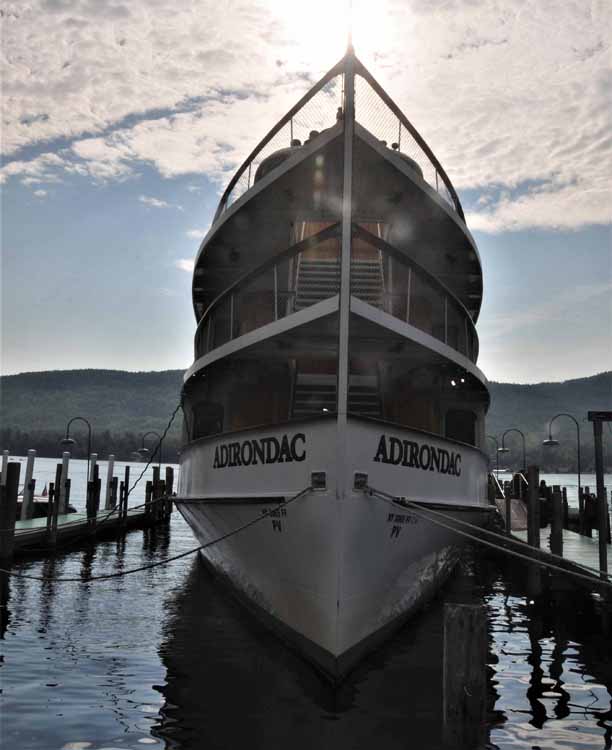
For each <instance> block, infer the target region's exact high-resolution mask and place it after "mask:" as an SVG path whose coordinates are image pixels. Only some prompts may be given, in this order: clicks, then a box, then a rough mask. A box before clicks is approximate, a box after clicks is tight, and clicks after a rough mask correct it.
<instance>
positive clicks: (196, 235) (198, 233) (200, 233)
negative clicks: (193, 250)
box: [185, 229, 208, 240]
mask: <svg viewBox="0 0 612 750" xmlns="http://www.w3.org/2000/svg"><path fill="white" fill-rule="evenodd" d="M206 232H208V229H188V230H187V231H186V232H185V234H186V235H187V237H189V239H192V240H202V239H203V238H204V236H205V234H206Z"/></svg>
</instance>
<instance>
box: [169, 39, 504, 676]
mask: <svg viewBox="0 0 612 750" xmlns="http://www.w3.org/2000/svg"><path fill="white" fill-rule="evenodd" d="M482 293H483V286H482V267H481V261H480V257H479V254H478V249H477V247H476V243H475V241H474V238H473V237H472V235H471V233H470V231H469V230H468V228H467V225H466V221H465V216H464V212H463V208H462V206H461V203H460V200H459V198H458V195H457V193H456V191H455V189H454V187H453V185H452V183H451V181H450V179H449V177H448V176H447V174H446V172H445V171H444V169H443V167H442V165H441V164H440V162H439V161H438V160H437V158H436V157H435V155H434V153H433V152H432V150H431V149H430V147H429V146H428V145H427V143H426V142H425V140H424V139H423V137H422V136H421V135H420V134H419V132H418V131H417V130H416V128H415V127H414V126H413V124H412V123H411V122H410V120H408V118H407V117H406V116H405V115H404V114H403V112H402V111H401V110H400V109H399V107H398V106H397V105H396V104H395V102H394V101H393V100H392V99H391V97H390V96H389V95H388V94H387V92H386V91H385V90H384V89H383V87H382V86H381V85H380V84H379V83H378V82H377V81H376V80H375V78H374V77H373V76H372V74H371V73H370V72H369V71H368V69H367V68H366V67H365V66H364V65H363V63H362V62H361V61H360V59H359V58H358V57H357V55H356V54H355V51H354V49H353V48H352V46H351V45H349V48H348V50H347V52H346V54H345V55H344V56H343V57H342V59H341V60H340V61H339V62H338V63H337V64H336V65H335V66H334V67H333V68H331V69H330V70H329V71H328V72H327V73H326V74H325V75H324V76H323V78H321V79H320V80H319V81H318V82H317V83H316V84H315V85H314V86H313V87H312V88H311V89H310V90H309V91H308V92H307V93H306V94H305V95H304V96H303V97H302V98H301V99H300V100H299V101H298V102H297V103H296V104H295V106H294V107H292V109H291V110H290V111H289V112H288V113H287V114H286V115H285V116H284V117H283V118H282V119H281V120H279V121H278V123H277V124H276V125H275V126H274V127H273V128H272V129H271V130H270V132H269V133H268V134H267V135H266V136H265V137H264V138H263V140H261V142H260V143H259V144H258V145H257V146H256V147H255V148H254V150H253V151H252V152H251V154H250V155H249V156H248V158H247V159H246V160H245V161H244V163H243V164H242V165H241V166H240V168H239V169H238V170H237V171H236V172H235V173H234V174H233V176H232V178H231V180H230V181H229V183H228V185H227V188H226V189H225V191H224V192H223V194H222V196H221V199H220V202H219V205H218V208H217V211H216V214H215V216H214V219H213V222H212V225H211V227H210V229H209V231H208V232H207V234H206V236H205V237H204V239H203V241H202V243H201V245H200V247H199V251H198V254H197V257H196V260H195V265H194V272H193V306H194V312H195V317H196V322H197V328H196V333H195V347H194V348H195V351H194V362H193V364H192V366H191V367H190V368H189V369H188V371H187V372H186V373H185V377H184V385H183V395H182V399H183V400H182V403H183V415H184V420H183V425H184V426H183V447H182V450H181V456H180V482H179V490H178V496H177V498H176V505H177V507H178V509H179V510H180V512H181V514H182V515H183V517H184V518H185V520H186V521H187V522H188V524H189V525H190V526H191V528H192V529H193V532H194V534H195V536H196V537H197V539H198V541H199V543H200V544H201V545H202V547H203V549H202V551H201V553H200V554H201V556H202V558H203V559H204V560H205V562H206V563H207V564H208V565H209V566H210V567H211V568H212V569H213V570H214V571H215V572H216V573H217V574H218V575H219V576H220V577H221V579H222V580H223V581H225V582H226V583H227V584H228V585H229V586H230V587H231V590H232V591H233V592H234V593H235V594H236V595H237V596H238V597H239V598H240V599H241V600H242V601H243V602H244V603H245V604H246V605H247V606H248V607H249V608H250V609H251V610H253V611H254V612H255V613H256V614H257V615H258V616H259V617H260V618H261V619H262V620H263V621H264V622H265V623H266V624H268V625H269V626H270V627H271V628H273V629H274V630H275V631H276V633H277V634H278V635H279V636H280V637H281V638H283V639H284V640H285V641H287V642H288V643H290V644H291V645H292V646H293V647H295V648H297V649H298V650H299V651H300V652H301V653H302V654H303V655H304V656H305V657H306V658H308V659H309V660H310V661H311V662H312V663H313V664H314V665H315V666H316V667H317V668H318V669H319V670H320V671H321V672H323V673H324V674H325V675H327V676H328V677H330V679H332V680H336V681H337V680H340V679H342V677H343V676H344V675H345V674H346V673H347V672H348V671H349V670H350V669H351V668H352V667H353V666H354V665H355V664H356V663H357V662H358V661H359V660H360V659H361V657H362V656H363V655H364V654H365V653H366V652H367V651H369V650H371V649H372V648H374V647H375V646H376V645H377V644H378V643H380V642H381V640H382V639H384V638H386V637H388V635H389V634H390V633H391V632H392V631H393V630H394V629H395V628H397V627H398V626H399V625H401V624H402V623H403V622H404V621H405V619H406V618H408V617H409V616H411V615H412V614H413V613H415V612H416V611H417V610H418V609H419V608H420V607H422V606H423V604H424V603H425V602H426V601H427V600H428V599H429V598H431V597H432V596H433V595H434V594H435V593H436V591H437V590H438V589H439V587H440V586H441V585H442V583H443V582H444V580H445V579H446V578H447V577H448V575H449V574H450V572H451V571H452V569H453V566H454V565H455V564H456V561H457V559H458V556H459V554H460V549H461V542H462V537H461V536H460V535H458V534H457V533H456V531H455V529H456V528H457V524H463V523H469V524H473V525H477V526H482V525H484V524H486V523H488V522H489V519H490V518H491V513H492V512H494V511H495V508H494V506H491V505H490V504H489V501H488V492H487V476H488V460H487V455H486V453H485V450H484V448H485V426H484V425H485V417H486V412H487V409H488V406H489V393H488V388H487V380H486V378H485V376H484V375H483V373H482V372H481V371H480V370H479V368H478V367H477V364H476V362H477V358H478V335H477V332H476V328H475V324H476V322H477V319H478V315H479V311H480V307H481V302H482ZM432 519H433V520H432ZM436 519H437V521H436ZM440 519H443V521H442V522H440Z"/></svg>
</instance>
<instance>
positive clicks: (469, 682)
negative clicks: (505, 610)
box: [442, 603, 487, 748]
mask: <svg viewBox="0 0 612 750" xmlns="http://www.w3.org/2000/svg"><path fill="white" fill-rule="evenodd" d="M457 644H461V648H457ZM486 663H487V619H486V613H485V609H484V607H483V606H482V605H472V604H455V603H452V604H450V603H449V604H445V606H444V664H443V686H442V689H443V733H444V742H445V744H446V745H447V746H448V747H453V748H458V747H466V748H467V747H476V746H478V745H479V743H480V742H481V741H482V739H483V737H482V733H483V727H484V719H485V712H486V685H487V678H486Z"/></svg>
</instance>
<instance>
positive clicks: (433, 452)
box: [374, 435, 461, 477]
mask: <svg viewBox="0 0 612 750" xmlns="http://www.w3.org/2000/svg"><path fill="white" fill-rule="evenodd" d="M374 460H375V461H380V462H381V463H383V464H394V465H395V466H408V467H410V468H414V469H423V471H436V472H438V473H439V474H450V475H451V476H455V477H459V476H461V454H460V453H453V452H451V451H447V450H445V449H444V448H436V447H435V445H427V444H424V445H419V444H418V443H415V442H414V441H412V440H400V439H399V438H396V437H387V435H381V436H380V440H379V442H378V450H377V451H376V455H375V456H374Z"/></svg>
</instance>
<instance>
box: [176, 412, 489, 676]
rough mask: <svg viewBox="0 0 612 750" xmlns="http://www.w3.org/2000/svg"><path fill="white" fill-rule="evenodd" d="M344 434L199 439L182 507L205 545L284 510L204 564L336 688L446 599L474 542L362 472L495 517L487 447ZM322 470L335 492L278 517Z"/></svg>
mask: <svg viewBox="0 0 612 750" xmlns="http://www.w3.org/2000/svg"><path fill="white" fill-rule="evenodd" d="M342 435H343V436H344V439H343V438H342V436H341V435H340V434H339V430H338V426H337V424H336V421H335V420H334V419H327V420H322V421H312V422H307V423H302V424H300V423H298V424H295V425H291V426H287V427H286V428H285V429H283V428H274V429H272V430H268V431H265V432H263V431H257V430H249V431H245V432H243V433H240V434H239V435H235V436H232V438H230V439H224V438H223V437H220V438H216V439H208V440H205V441H199V442H198V443H194V444H192V445H191V446H190V447H188V448H187V449H186V450H185V451H184V453H183V456H182V466H181V485H180V492H179V499H178V502H177V505H178V508H179V510H180V511H181V513H182V514H183V516H184V518H185V519H186V520H187V522H188V523H189V524H190V526H191V527H192V529H193V530H194V532H195V534H196V536H197V538H198V540H199V541H200V543H201V544H207V543H208V542H210V541H212V540H215V539H218V538H219V537H222V536H223V535H225V534H228V533H229V532H231V531H233V530H234V529H237V528H239V527H241V526H244V525H245V524H247V523H248V522H250V521H252V520H253V519H255V518H258V517H261V516H262V515H265V513H266V512H270V511H273V513H271V515H269V516H265V517H263V518H262V520H261V521H259V522H258V523H255V524H253V525H251V526H249V527H248V528H246V529H244V530H243V531H241V532H239V533H237V534H235V535H232V536H231V537H229V538H228V539H226V540H225V541H222V542H219V543H217V544H213V545H211V546H210V547H208V548H206V549H205V550H203V552H202V555H203V556H204V558H205V560H206V561H207V562H208V563H209V564H210V565H211V566H212V567H213V568H214V569H215V570H216V571H217V572H218V573H219V574H221V575H222V576H223V578H224V579H225V580H226V581H228V582H229V583H230V584H231V585H232V587H233V588H234V589H235V590H236V592H237V593H238V594H239V595H240V597H241V598H242V599H243V600H244V601H245V602H246V603H247V604H249V605H250V606H251V607H253V608H255V609H256V610H257V611H258V613H259V614H260V615H262V616H263V618H264V619H265V620H267V621H268V623H269V624H270V625H271V626H272V627H274V628H275V629H276V630H277V631H279V632H280V633H281V635H283V636H285V637H286V638H288V639H289V640H290V641H292V643H293V644H294V645H296V646H297V647H298V648H299V649H300V650H301V651H302V652H303V653H304V654H305V655H306V656H308V657H309V658H310V659H311V660H312V661H314V662H315V664H316V665H317V666H318V667H319V668H320V669H322V670H323V671H324V672H325V673H326V674H328V675H329V676H330V677H332V678H333V679H337V678H339V677H340V676H341V675H342V674H343V673H345V672H346V671H347V670H348V669H350V667H351V666H352V665H353V664H354V663H355V661H356V660H357V659H358V658H359V657H360V656H361V654H362V653H363V652H364V651H365V650H367V649H368V648H370V647H372V646H373V645H375V644H376V642H377V641H378V640H380V638H382V637H384V635H386V634H387V633H388V632H389V630H390V629H392V628H393V627H396V626H397V625H398V624H399V623H401V621H402V620H403V619H405V617H406V616H407V615H409V614H410V613H411V612H412V611H414V610H415V609H416V608H418V607H419V606H420V605H421V604H422V603H423V601H424V600H426V599H427V598H428V597H430V596H431V595H432V594H433V593H435V591H436V589H437V588H438V587H439V585H440V584H441V583H442V582H443V581H444V579H445V578H446V577H447V575H448V574H449V572H450V571H451V570H452V567H453V565H454V563H455V561H456V559H457V554H458V550H459V548H460V543H461V538H460V537H459V536H458V535H457V534H455V533H453V532H452V531H450V530H448V529H446V528H444V527H443V526H440V525H438V524H434V523H432V522H431V521H428V520H425V519H424V518H423V517H422V515H421V514H420V513H419V512H418V511H415V510H414V509H412V510H411V509H409V508H403V507H400V506H398V505H394V504H392V503H389V502H386V501H385V500H383V499H382V498H381V497H379V496H377V495H375V494H370V493H368V492H365V491H363V490H361V489H354V476H355V473H356V472H359V473H362V474H367V475H368V478H367V482H368V485H369V486H370V487H373V488H375V489H376V490H381V491H383V492H386V493H389V494H391V495H394V496H402V497H405V498H406V499H407V500H410V501H416V502H418V503H419V504H421V507H422V508H423V509H425V508H430V509H435V510H436V511H437V512H440V511H442V512H444V513H446V514H448V515H449V516H450V517H451V518H460V519H462V520H465V521H469V522H471V523H476V524H482V523H485V522H486V519H487V518H488V516H489V514H490V511H491V509H490V506H488V505H487V503H486V463H485V459H484V457H483V455H482V454H481V453H480V452H479V451H477V450H475V449H472V448H470V447H468V446H461V445H458V444H456V443H452V442H450V441H445V440H444V439H441V438H437V437H433V436H430V435H427V434H425V433H418V432H416V431H409V430H402V429H398V428H395V427H393V428H391V427H389V426H388V425H382V424H376V423H371V422H364V421H361V420H359V421H357V420H349V422H348V424H347V425H346V426H345V427H344V428H343V433H342ZM283 445H284V447H285V450H284V451H283ZM224 446H225V447H224ZM413 446H416V448H415V447H413ZM423 446H426V448H423ZM411 449H412V461H411V456H410V451H411ZM339 451H340V453H339ZM415 451H418V452H417V453H416V454H415ZM400 454H401V455H400ZM434 454H436V455H437V461H436V462H435V465H434V466H433V467H430V464H431V463H432V460H433V459H432V456H434ZM262 456H263V459H264V461H263V462H262V461H261V460H260V459H261V457H262ZM339 456H340V457H339ZM419 456H420V457H421V458H422V459H423V460H422V462H420V461H419ZM443 456H446V458H442V457H443ZM398 458H399V461H398ZM426 459H427V460H426ZM411 463H412V465H410V464H411ZM232 464H233V465H232ZM341 467H342V468H341ZM451 467H452V468H451ZM443 469H446V470H445V471H443ZM312 472H324V473H325V488H324V489H314V490H310V491H308V492H306V493H305V494H303V495H301V496H300V497H299V498H298V499H296V500H295V501H293V502H291V503H289V504H288V505H287V506H286V507H283V508H280V509H278V508H277V506H278V505H279V503H282V502H283V500H288V499H289V498H291V497H293V496H294V495H296V494H297V493H299V492H300V491H301V490H303V489H304V488H306V487H308V486H309V485H310V483H311V474H312Z"/></svg>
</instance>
